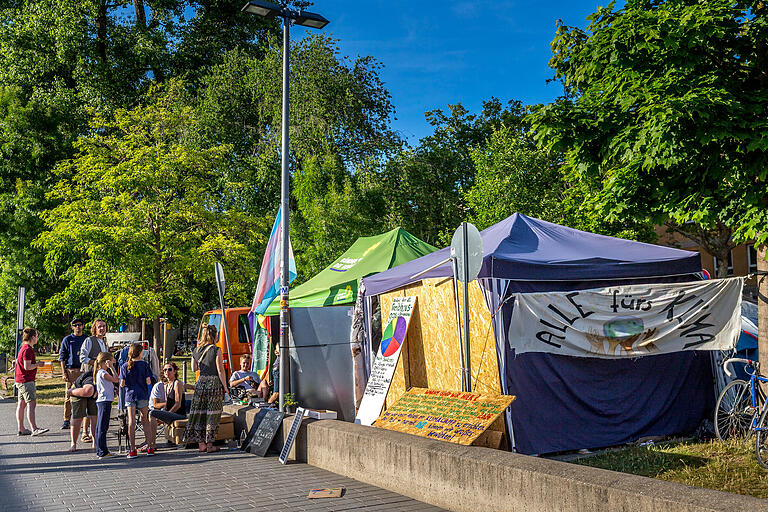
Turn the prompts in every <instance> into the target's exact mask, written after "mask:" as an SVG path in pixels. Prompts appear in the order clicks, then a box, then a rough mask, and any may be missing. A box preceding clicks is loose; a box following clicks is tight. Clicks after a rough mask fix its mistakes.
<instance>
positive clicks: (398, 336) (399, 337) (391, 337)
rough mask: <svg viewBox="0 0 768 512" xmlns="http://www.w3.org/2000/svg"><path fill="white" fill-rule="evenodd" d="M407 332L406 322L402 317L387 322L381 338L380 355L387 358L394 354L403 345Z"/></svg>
mask: <svg viewBox="0 0 768 512" xmlns="http://www.w3.org/2000/svg"><path fill="white" fill-rule="evenodd" d="M407 330H408V322H407V321H406V320H405V318H404V317H402V316H399V317H397V318H396V319H395V320H392V321H391V322H389V324H387V327H386V329H384V334H383V335H382V337H381V355H383V356H384V357H389V356H391V355H393V354H395V353H396V352H397V351H398V349H399V348H400V347H401V346H402V345H403V340H404V339H405V333H406V331H407Z"/></svg>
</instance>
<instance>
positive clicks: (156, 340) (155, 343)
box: [152, 317, 163, 358]
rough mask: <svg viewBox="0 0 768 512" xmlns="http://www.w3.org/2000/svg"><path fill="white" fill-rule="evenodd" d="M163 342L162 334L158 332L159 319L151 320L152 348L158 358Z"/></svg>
mask: <svg viewBox="0 0 768 512" xmlns="http://www.w3.org/2000/svg"><path fill="white" fill-rule="evenodd" d="M162 342H163V333H162V331H161V330H160V317H156V318H153V319H152V348H154V349H155V354H157V357H158V358H159V357H160V344H161V343H162Z"/></svg>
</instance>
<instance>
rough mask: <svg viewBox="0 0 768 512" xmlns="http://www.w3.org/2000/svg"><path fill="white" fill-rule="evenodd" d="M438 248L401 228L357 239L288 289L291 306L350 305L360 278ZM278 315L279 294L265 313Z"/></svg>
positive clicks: (355, 296) (266, 314) (353, 299)
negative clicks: (313, 275) (294, 286)
mask: <svg viewBox="0 0 768 512" xmlns="http://www.w3.org/2000/svg"><path fill="white" fill-rule="evenodd" d="M436 250H437V247H434V246H432V245H429V244H428V243H426V242H422V241H421V240H419V239H418V238H416V237H415V236H413V235H412V234H410V233H409V232H407V231H406V230H404V229H403V228H395V229H393V230H392V231H387V232H386V233H383V234H381V235H376V236H366V237H360V238H358V239H357V240H356V241H355V243H354V244H352V247H350V248H349V249H347V250H346V252H344V254H342V255H341V256H339V257H338V258H336V260H335V261H334V262H333V263H331V264H330V265H329V266H328V267H326V268H325V269H324V270H322V271H320V273H319V274H317V275H316V276H315V277H313V278H312V279H310V280H309V281H307V282H306V283H304V284H302V285H299V286H297V287H296V288H294V289H292V290H291V294H290V306H291V308H314V307H322V306H338V305H341V304H353V303H354V302H355V300H356V299H357V288H358V286H359V284H360V279H362V278H363V277H366V276H370V275H372V274H378V273H379V272H382V271H384V270H387V269H390V268H392V267H396V266H398V265H400V264H402V263H406V262H408V261H411V260H415V259H416V258H420V257H421V256H424V255H426V254H429V253H431V252H434V251H436ZM279 314H280V297H277V298H276V299H275V300H274V301H273V302H272V304H270V305H269V307H268V308H267V311H266V312H265V313H264V316H272V315H279Z"/></svg>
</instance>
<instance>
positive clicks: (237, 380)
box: [229, 354, 269, 399]
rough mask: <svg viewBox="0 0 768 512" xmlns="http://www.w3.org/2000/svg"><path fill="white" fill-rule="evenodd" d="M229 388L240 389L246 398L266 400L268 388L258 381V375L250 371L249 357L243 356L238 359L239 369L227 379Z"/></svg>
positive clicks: (264, 383)
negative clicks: (253, 397)
mask: <svg viewBox="0 0 768 512" xmlns="http://www.w3.org/2000/svg"><path fill="white" fill-rule="evenodd" d="M229 387H230V388H240V389H242V390H243V391H244V392H245V394H246V396H256V397H260V398H264V399H266V398H267V394H268V393H269V387H268V386H267V383H266V382H261V381H259V375H258V374H257V373H256V372H252V371H251V356H250V355H249V354H244V355H243V356H242V357H240V369H239V370H237V371H236V372H233V373H232V376H231V377H230V378H229Z"/></svg>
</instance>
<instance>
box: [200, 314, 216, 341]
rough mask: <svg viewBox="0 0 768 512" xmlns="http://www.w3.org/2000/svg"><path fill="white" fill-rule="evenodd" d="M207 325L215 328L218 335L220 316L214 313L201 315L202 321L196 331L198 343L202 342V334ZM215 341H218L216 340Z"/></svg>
mask: <svg viewBox="0 0 768 512" xmlns="http://www.w3.org/2000/svg"><path fill="white" fill-rule="evenodd" d="M209 325H213V326H214V327H216V332H217V333H218V332H219V331H220V330H221V315H219V314H216V313H208V314H206V315H203V319H202V320H201V321H200V330H199V331H197V342H198V343H200V342H201V341H203V333H204V332H205V328H206V327H207V326H209ZM216 341H218V339H217V340H216Z"/></svg>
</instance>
